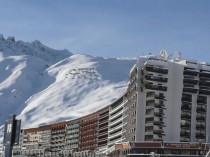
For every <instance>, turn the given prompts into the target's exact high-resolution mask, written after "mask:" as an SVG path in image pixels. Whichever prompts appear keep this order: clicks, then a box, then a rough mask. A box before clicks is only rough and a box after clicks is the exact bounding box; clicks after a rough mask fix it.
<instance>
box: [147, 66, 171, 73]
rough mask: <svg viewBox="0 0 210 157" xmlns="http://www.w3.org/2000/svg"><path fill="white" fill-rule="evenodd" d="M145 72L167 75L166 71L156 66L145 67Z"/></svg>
mask: <svg viewBox="0 0 210 157" xmlns="http://www.w3.org/2000/svg"><path fill="white" fill-rule="evenodd" d="M145 70H146V71H149V72H155V73H160V74H168V69H165V68H163V67H157V66H148V65H147V66H146V67H145Z"/></svg>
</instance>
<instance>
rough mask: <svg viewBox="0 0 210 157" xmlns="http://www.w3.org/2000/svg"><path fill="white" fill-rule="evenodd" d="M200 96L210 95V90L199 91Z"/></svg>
mask: <svg viewBox="0 0 210 157" xmlns="http://www.w3.org/2000/svg"><path fill="white" fill-rule="evenodd" d="M199 94H203V95H210V90H204V89H200V90H199Z"/></svg>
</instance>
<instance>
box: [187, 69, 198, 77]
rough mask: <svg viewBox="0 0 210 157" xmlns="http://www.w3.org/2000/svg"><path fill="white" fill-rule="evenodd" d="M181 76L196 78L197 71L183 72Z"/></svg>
mask: <svg viewBox="0 0 210 157" xmlns="http://www.w3.org/2000/svg"><path fill="white" fill-rule="evenodd" d="M183 75H189V76H198V72H197V71H191V70H184V72H183Z"/></svg>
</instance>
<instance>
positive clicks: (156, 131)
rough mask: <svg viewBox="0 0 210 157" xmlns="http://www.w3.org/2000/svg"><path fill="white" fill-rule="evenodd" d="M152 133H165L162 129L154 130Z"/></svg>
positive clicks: (162, 134)
mask: <svg viewBox="0 0 210 157" xmlns="http://www.w3.org/2000/svg"><path fill="white" fill-rule="evenodd" d="M153 133H154V134H156V135H161V136H164V135H165V134H164V132H163V130H154V131H153Z"/></svg>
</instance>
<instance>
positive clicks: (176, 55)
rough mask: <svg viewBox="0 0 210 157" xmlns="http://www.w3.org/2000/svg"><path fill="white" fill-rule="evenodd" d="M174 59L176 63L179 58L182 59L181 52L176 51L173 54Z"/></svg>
mask: <svg viewBox="0 0 210 157" xmlns="http://www.w3.org/2000/svg"><path fill="white" fill-rule="evenodd" d="M175 57H176V58H175V59H176V60H177V61H179V60H180V59H181V58H182V54H181V52H179V51H177V52H175Z"/></svg>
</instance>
